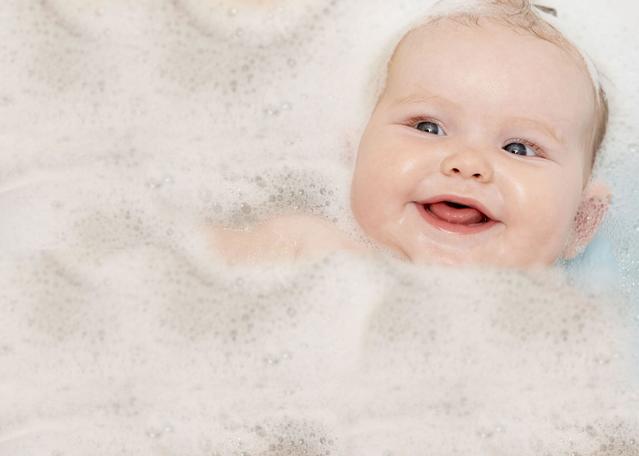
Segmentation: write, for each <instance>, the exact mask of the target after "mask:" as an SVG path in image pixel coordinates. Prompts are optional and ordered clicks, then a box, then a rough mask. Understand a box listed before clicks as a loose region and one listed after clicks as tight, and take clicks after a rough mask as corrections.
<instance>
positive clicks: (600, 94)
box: [367, 0, 608, 168]
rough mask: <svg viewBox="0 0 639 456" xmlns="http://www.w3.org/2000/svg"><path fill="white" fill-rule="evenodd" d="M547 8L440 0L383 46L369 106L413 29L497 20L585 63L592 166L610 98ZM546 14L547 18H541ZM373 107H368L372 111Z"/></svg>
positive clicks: (526, 2)
mask: <svg viewBox="0 0 639 456" xmlns="http://www.w3.org/2000/svg"><path fill="white" fill-rule="evenodd" d="M547 10H548V8H545V7H541V6H538V5H535V4H533V3H531V2H530V0H440V1H438V2H437V3H435V5H434V6H433V7H432V9H431V10H430V12H429V14H428V15H427V16H426V17H424V18H420V19H419V20H417V21H415V22H413V23H412V24H410V25H409V27H408V29H406V28H404V29H403V30H402V31H401V34H399V33H398V34H397V35H396V36H395V37H394V38H395V39H394V40H392V41H391V42H390V43H389V46H388V47H386V48H385V49H383V51H382V53H381V55H380V56H379V61H378V69H377V71H375V72H374V73H373V78H374V79H373V80H372V81H371V86H370V90H369V91H368V98H369V100H370V101H368V103H367V105H368V106H373V107H374V106H376V104H377V102H378V101H379V98H380V96H381V95H382V93H383V91H384V88H385V86H386V79H387V76H388V69H389V65H390V62H391V59H392V57H393V55H394V54H395V51H396V49H397V47H398V46H399V43H401V41H402V39H403V37H405V36H406V35H408V34H409V33H410V32H411V31H413V30H415V29H417V28H419V27H422V26H424V25H428V24H433V23H436V22H438V21H441V20H443V19H450V20H453V21H456V22H458V23H461V24H464V25H473V24H474V25H478V24H479V19H480V18H489V19H492V20H495V21H498V22H500V23H502V24H504V25H506V26H508V27H511V28H512V29H513V30H515V31H523V32H525V33H531V34H533V35H535V36H536V37H538V38H540V39H542V40H545V41H548V42H550V43H553V44H555V45H557V46H559V47H560V48H562V49H564V50H565V51H567V52H569V53H570V54H571V55H572V56H573V57H575V58H576V59H577V60H578V61H580V63H582V64H583V65H584V66H585V68H586V69H587V71H588V74H589V75H590V79H591V81H592V85H593V93H594V98H595V129H594V131H593V136H592V139H591V152H592V160H591V163H590V165H591V168H592V165H593V164H594V162H595V158H596V156H597V152H598V151H599V149H600V147H601V143H602V142H603V139H604V137H605V135H606V129H607V126H608V101H607V97H606V92H605V90H604V88H603V87H602V84H601V78H600V75H599V72H598V70H597V67H596V66H595V65H594V63H593V62H592V60H591V59H590V58H589V57H588V55H587V54H585V53H584V52H583V51H581V50H580V49H579V48H578V47H577V46H576V45H575V44H574V43H573V42H571V41H570V40H568V38H566V36H565V35H564V33H562V32H560V31H559V25H558V23H557V21H556V20H555V19H554V17H552V16H550V14H548V13H545V12H542V11H547ZM542 14H544V16H545V17H542ZM370 111H372V109H369V112H370Z"/></svg>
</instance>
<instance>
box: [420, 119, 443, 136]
mask: <svg viewBox="0 0 639 456" xmlns="http://www.w3.org/2000/svg"><path fill="white" fill-rule="evenodd" d="M415 128H417V129H418V130H421V131H423V132H426V133H430V134H432V135H437V136H444V135H445V133H444V129H443V128H442V127H440V126H439V125H438V124H436V123H435V122H430V121H428V120H425V121H421V122H418V123H417V124H416V125H415Z"/></svg>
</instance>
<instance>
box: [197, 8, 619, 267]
mask: <svg viewBox="0 0 639 456" xmlns="http://www.w3.org/2000/svg"><path fill="white" fill-rule="evenodd" d="M595 100H596V99H595V91H594V88H593V83H592V80H591V79H590V76H589V74H588V71H587V68H586V67H585V65H584V64H583V62H582V61H580V60H578V58H577V57H576V56H575V55H573V54H571V53H570V52H568V51H567V50H565V49H563V48H561V47H559V46H558V45H556V44H554V43H551V42H549V41H546V40H543V39H540V38H538V37H536V36H534V35H533V34H527V33H522V32H521V31H514V30H512V29H511V28H508V27H506V26H504V25H502V24H500V23H498V22H496V21H492V20H490V19H485V18H481V19H480V21H479V23H478V24H477V25H465V24H460V23H458V22H455V21H453V20H450V19H445V20H441V21H438V22H435V23H431V24H428V25H424V26H422V27H419V28H417V29H415V30H413V31H412V32H409V33H408V34H407V35H406V36H405V37H404V38H403V39H402V41H401V42H400V44H399V46H398V47H397V49H396V51H395V53H394V55H393V57H392V59H391V62H390V66H389V72H388V79H387V81H386V86H385V89H384V91H383V93H382V95H381V96H380V98H379V100H378V102H377V105H376V107H375V109H374V111H373V113H372V115H371V117H370V119H369V122H368V125H367V127H366V129H365V131H364V133H363V135H362V138H361V141H360V144H359V149H358V154H357V162H356V165H355V172H354V176H353V181H352V186H351V208H352V211H353V215H354V216H355V219H356V221H357V223H358V224H359V226H360V227H361V228H362V231H363V232H364V233H365V234H366V235H367V236H368V237H369V238H370V239H371V240H372V241H374V242H373V243H374V244H378V245H379V246H380V247H384V248H386V249H389V250H390V251H392V252H394V253H395V254H397V255H398V256H399V257H402V258H404V259H406V260H407V261H411V262H414V263H429V262H437V263H444V264H466V263H486V264H493V265H497V266H508V267H526V266H532V265H550V264H553V263H554V262H555V261H556V260H557V259H559V258H571V257H573V256H575V255H576V254H577V253H578V252H579V251H580V250H581V249H583V248H584V247H585V246H586V245H587V244H588V242H589V241H590V240H591V238H592V237H593V236H594V234H595V232H596V229H597V227H598V226H599V224H600V222H601V220H602V218H603V216H604V214H605V211H606V208H607V204H608V200H609V192H608V190H607V188H606V186H605V185H604V184H602V183H600V182H592V181H591V179H590V173H591V167H592V154H593V151H592V149H593V146H592V144H593V137H594V133H593V132H594V130H595V128H596V115H595V113H596V101H595ZM209 239H210V242H211V245H212V246H213V248H214V249H215V250H217V251H218V252H219V253H221V254H222V255H223V256H224V257H225V258H227V259H228V260H229V261H231V262H255V261H259V260H265V261H272V260H287V259H288V260H291V259H296V258H303V257H309V256H311V257H312V256H321V255H323V254H326V253H328V252H331V251H335V250H351V251H356V252H366V251H367V247H365V246H364V245H363V244H362V243H359V242H357V241H355V240H353V239H351V237H349V236H348V235H347V234H346V233H343V232H341V231H340V230H338V229H337V228H336V227H335V226H333V225H332V224H330V223H329V222H327V221H324V220H322V219H320V218H317V217H313V216H310V215H290V216H285V217H279V218H276V219H273V220H270V221H267V222H264V223H262V224H258V225H256V226H254V227H253V228H252V229H248V230H244V231H232V230H227V229H224V228H214V229H212V231H209Z"/></svg>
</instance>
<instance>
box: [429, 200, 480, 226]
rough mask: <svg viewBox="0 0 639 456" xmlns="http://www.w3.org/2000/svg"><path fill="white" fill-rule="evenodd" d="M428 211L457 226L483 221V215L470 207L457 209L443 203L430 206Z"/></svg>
mask: <svg viewBox="0 0 639 456" xmlns="http://www.w3.org/2000/svg"><path fill="white" fill-rule="evenodd" d="M430 211H431V212H432V213H433V214H435V215H436V216H437V217H439V218H440V219H442V220H445V221H446V222H448V223H457V224H459V225H470V224H472V223H480V222H481V221H482V220H483V219H484V214H483V213H481V212H480V211H478V210H477V209H473V208H472V207H464V208H460V209H457V208H455V207H451V206H449V205H448V204H446V203H444V202H443V201H442V202H439V203H433V204H431V205H430Z"/></svg>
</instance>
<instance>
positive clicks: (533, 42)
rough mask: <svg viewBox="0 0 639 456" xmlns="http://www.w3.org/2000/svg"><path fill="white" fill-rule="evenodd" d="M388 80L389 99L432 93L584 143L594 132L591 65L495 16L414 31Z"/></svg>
mask: <svg viewBox="0 0 639 456" xmlns="http://www.w3.org/2000/svg"><path fill="white" fill-rule="evenodd" d="M386 82H387V83H386V88H385V91H384V93H383V97H382V98H383V99H385V101H387V102H392V103H397V102H398V101H401V100H405V99H410V98H411V97H412V98H420V97H421V98H425V97H428V96H430V97H433V96H435V97H436V98H440V99H444V100H445V102H446V103H448V105H457V106H462V105H463V107H464V108H468V109H469V110H471V111H472V112H473V113H474V114H477V115H487V116H488V115H490V116H494V117H498V116H502V114H503V116H502V117H503V118H508V119H510V118H511V117H522V116H523V117H530V118H536V120H538V121H541V122H546V123H547V124H550V125H549V128H556V129H557V130H560V131H561V130H564V131H568V132H569V133H570V136H571V137H573V138H578V139H579V140H580V141H581V140H582V139H584V141H585V138H586V137H588V136H589V135H591V134H592V131H593V123H594V121H595V114H594V113H595V97H594V90H593V87H592V82H591V80H590V77H589V74H588V72H587V69H585V68H584V66H583V65H580V64H579V62H577V61H576V60H575V59H574V57H573V56H572V55H571V54H570V53H569V52H567V51H566V50H564V49H563V48H562V47H560V46H558V45H557V44H555V43H551V42H549V41H547V40H543V39H541V38H539V37H537V36H535V35H534V34H531V33H525V32H521V31H518V30H513V29H512V27H508V26H506V25H503V24H500V23H498V22H495V21H488V20H486V21H480V22H478V23H477V24H472V25H466V24H460V23H458V22H456V21H454V20H450V19H446V20H439V21H437V22H434V23H429V24H425V25H422V26H420V27H418V28H416V29H413V30H411V31H410V32H409V33H407V34H406V35H405V36H404V37H403V38H402V40H401V41H400V43H399V45H398V46H397V48H396V50H395V52H394V54H393V56H392V58H391V61H390V62H389V66H388V78H387V81H386ZM584 94H586V96H584ZM588 94H590V96H588ZM577 132H578V134H577ZM575 141H577V139H575ZM584 141H582V142H584ZM584 146H585V144H584Z"/></svg>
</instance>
